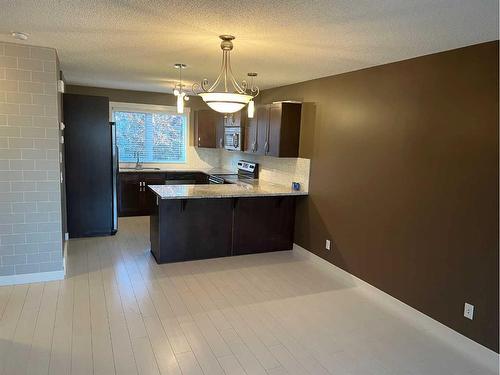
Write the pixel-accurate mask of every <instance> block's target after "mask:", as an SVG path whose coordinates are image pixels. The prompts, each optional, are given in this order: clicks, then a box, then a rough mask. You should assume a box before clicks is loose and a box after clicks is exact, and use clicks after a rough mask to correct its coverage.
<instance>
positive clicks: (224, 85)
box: [193, 35, 259, 113]
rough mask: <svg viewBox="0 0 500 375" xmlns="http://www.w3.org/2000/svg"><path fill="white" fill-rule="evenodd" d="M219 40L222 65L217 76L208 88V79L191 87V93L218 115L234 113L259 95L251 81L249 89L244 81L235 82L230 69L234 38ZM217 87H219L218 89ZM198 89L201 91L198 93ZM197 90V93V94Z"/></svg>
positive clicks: (223, 36) (224, 37) (222, 37)
mask: <svg viewBox="0 0 500 375" xmlns="http://www.w3.org/2000/svg"><path fill="white" fill-rule="evenodd" d="M219 38H221V39H222V42H221V44H220V48H221V49H222V65H221V68H220V71H219V75H218V76H217V79H216V80H215V82H214V83H213V85H211V86H209V82H208V79H206V78H205V79H203V81H201V84H199V83H195V84H194V85H193V91H194V92H195V93H196V94H198V95H200V96H201V98H202V99H203V101H204V102H205V103H207V104H208V106H209V107H210V108H212V109H213V110H215V111H217V112H220V113H234V112H238V111H239V110H241V109H242V108H243V107H244V106H245V105H247V104H248V103H249V102H251V101H252V99H253V98H255V97H256V96H257V95H259V88H258V87H257V86H254V85H253V80H252V85H251V86H250V87H248V84H247V82H246V81H242V82H241V84H238V82H236V79H235V78H234V75H233V71H232V69H231V60H230V52H231V50H232V49H233V42H232V40H233V39H234V36H232V35H221V36H219ZM250 74H254V73H250ZM256 75H257V74H255V75H252V76H250V77H252V78H253V77H255V76H256ZM230 85H232V89H231V90H230V87H229V86H230ZM219 86H221V87H220V88H219ZM200 89H201V91H199V90H200ZM197 90H198V91H199V92H197Z"/></svg>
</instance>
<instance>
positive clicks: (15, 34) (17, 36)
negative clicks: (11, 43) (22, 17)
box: [10, 31, 30, 40]
mask: <svg viewBox="0 0 500 375" xmlns="http://www.w3.org/2000/svg"><path fill="white" fill-rule="evenodd" d="M10 35H11V36H12V37H13V38H15V39H18V40H28V38H29V36H30V34H27V33H23V32H21V31H13V32H11V33H10Z"/></svg>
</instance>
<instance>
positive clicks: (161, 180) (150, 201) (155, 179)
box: [141, 173, 165, 215]
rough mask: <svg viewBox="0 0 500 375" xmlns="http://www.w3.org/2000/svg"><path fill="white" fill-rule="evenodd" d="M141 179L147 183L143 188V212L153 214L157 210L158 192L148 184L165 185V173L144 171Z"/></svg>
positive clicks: (143, 213)
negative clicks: (152, 189) (154, 191)
mask: <svg viewBox="0 0 500 375" xmlns="http://www.w3.org/2000/svg"><path fill="white" fill-rule="evenodd" d="M141 181H143V182H144V185H145V186H144V187H143V188H142V189H141V213H142V215H151V214H153V212H155V211H156V194H155V193H153V192H152V191H151V189H149V188H148V185H165V174H164V173H163V174H162V173H143V174H141Z"/></svg>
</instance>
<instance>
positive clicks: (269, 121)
mask: <svg viewBox="0 0 500 375" xmlns="http://www.w3.org/2000/svg"><path fill="white" fill-rule="evenodd" d="M301 109H302V105H301V104H300V103H273V104H265V105H260V106H257V107H256V111H255V116H254V118H253V119H250V120H249V122H248V124H247V126H246V128H245V135H246V142H245V152H248V153H254V154H259V155H269V156H275V157H298V156H299V140H300V118H301Z"/></svg>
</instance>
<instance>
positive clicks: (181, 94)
mask: <svg viewBox="0 0 500 375" xmlns="http://www.w3.org/2000/svg"><path fill="white" fill-rule="evenodd" d="M174 68H175V69H179V82H178V83H176V84H175V86H174V95H175V96H176V97H177V113H184V101H188V100H189V96H187V94H186V92H185V91H184V85H183V84H182V69H186V68H187V65H186V64H179V63H178V64H175V65H174Z"/></svg>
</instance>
